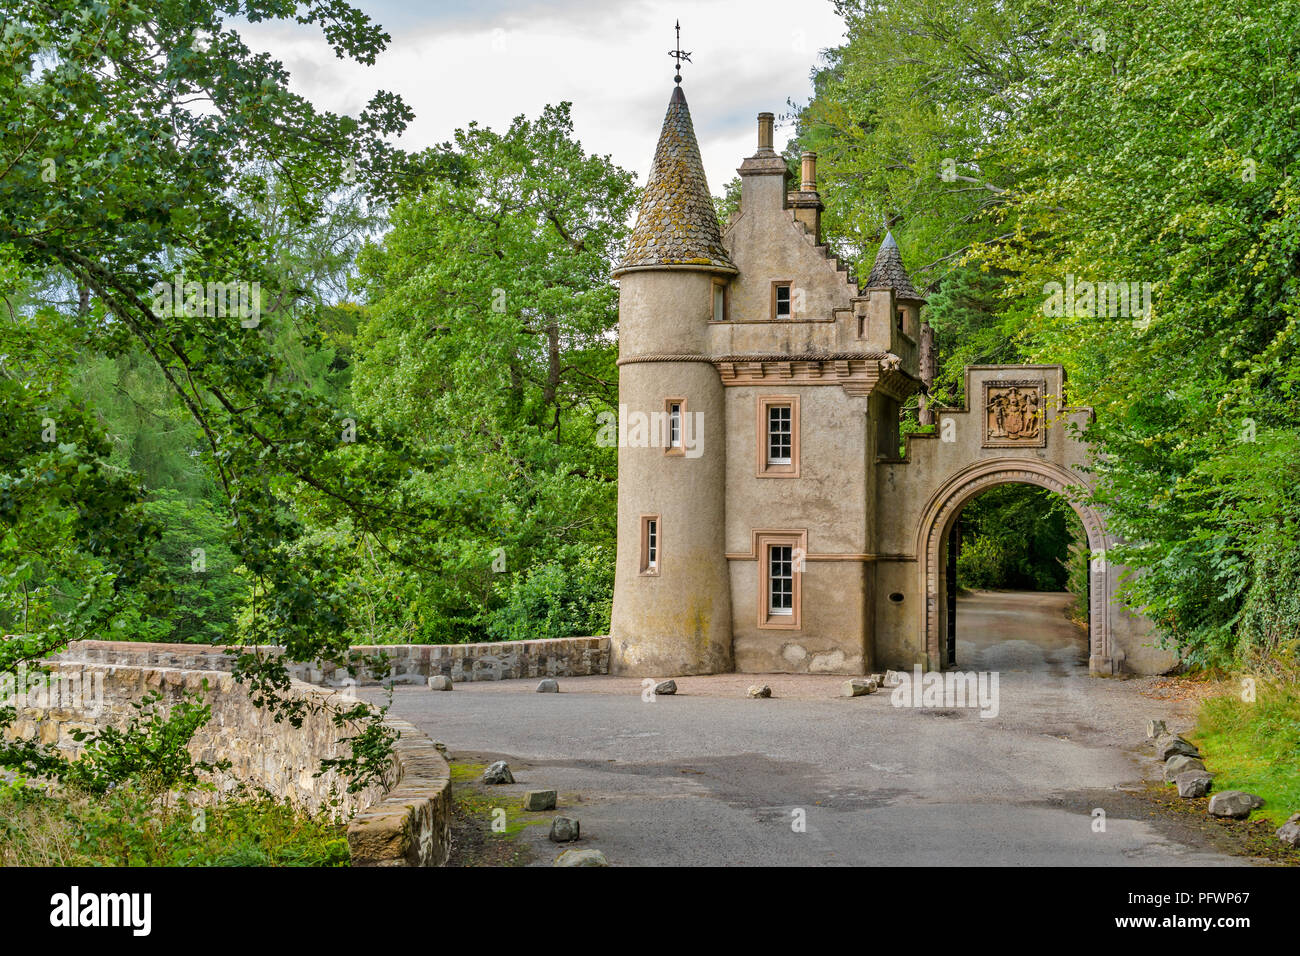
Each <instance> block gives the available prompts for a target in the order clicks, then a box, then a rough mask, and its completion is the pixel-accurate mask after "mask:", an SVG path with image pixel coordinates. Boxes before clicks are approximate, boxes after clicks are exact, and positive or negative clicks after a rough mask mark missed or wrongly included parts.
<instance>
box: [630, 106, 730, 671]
mask: <svg viewBox="0 0 1300 956" xmlns="http://www.w3.org/2000/svg"><path fill="white" fill-rule="evenodd" d="M736 272H737V270H736V267H735V266H734V265H733V264H732V262H731V259H730V258H729V257H728V255H727V252H726V250H725V249H724V248H723V245H722V238H721V231H720V229H719V228H718V220H717V216H716V214H715V212H714V208H713V199H712V196H711V194H710V192H709V187H708V183H707V182H706V180H705V176H704V166H703V163H702V162H701V160H700V150H699V145H698V143H697V142H696V139H695V130H694V127H693V126H692V124H691V115H690V110H689V108H688V107H687V104H686V96H685V94H684V93H683V92H682V89H681V87H680V86H677V87H675V88H674V89H673V93H672V98H671V99H670V100H669V103H668V113H667V115H666V116H665V117H664V124H663V129H662V131H661V132H660V134H659V143H658V146H657V147H656V149H655V155H654V162H653V165H652V166H651V170H650V177H649V180H648V181H647V183H646V187H645V192H644V193H643V195H642V198H641V206H640V210H639V212H638V215H637V221H636V226H635V227H634V228H633V230H632V235H631V237H630V238H629V241H628V250H627V256H626V257H625V259H624V260H623V262H621V263H620V264H619V266H618V268H617V269H616V270H615V271H614V277H615V278H616V279H618V280H619V405H620V408H619V420H620V429H619V439H620V440H619V453H618V559H617V568H616V573H615V584H614V612H613V621H612V624H611V628H610V632H611V651H612V653H611V659H610V668H611V670H612V671H613V672H614V673H619V674H631V675H645V676H665V677H666V676H671V675H681V674H707V673H717V672H721V671H729V670H731V669H732V644H731V641H732V622H731V593H730V581H729V578H728V570H727V562H726V559H725V548H724V536H723V533H724V527H725V526H724V518H725V508H726V501H725V478H726V448H725V445H726V440H725V432H724V429H725V421H726V415H725V409H724V405H723V386H722V380H721V378H720V376H719V374H718V371H717V370H716V369H715V368H714V366H713V364H712V362H710V361H709V358H708V356H707V346H706V343H707V330H708V326H709V323H710V321H711V320H712V319H713V318H714V317H715V315H716V311H715V310H717V309H718V308H719V307H721V308H722V309H724V310H725V307H726V306H725V303H726V296H727V281H728V280H729V279H730V277H731V276H734V275H735V274H736Z"/></svg>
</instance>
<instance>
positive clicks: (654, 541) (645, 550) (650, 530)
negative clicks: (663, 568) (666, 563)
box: [641, 515, 659, 574]
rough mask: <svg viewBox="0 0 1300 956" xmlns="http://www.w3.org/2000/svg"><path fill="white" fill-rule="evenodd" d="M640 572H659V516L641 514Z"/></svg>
mask: <svg viewBox="0 0 1300 956" xmlns="http://www.w3.org/2000/svg"><path fill="white" fill-rule="evenodd" d="M641 573H642V574H658V573H659V516H658V515H642V516H641Z"/></svg>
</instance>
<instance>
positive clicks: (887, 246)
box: [864, 232, 923, 302]
mask: <svg viewBox="0 0 1300 956" xmlns="http://www.w3.org/2000/svg"><path fill="white" fill-rule="evenodd" d="M864 288H867V289H893V290H894V295H895V297H896V298H899V299H916V300H917V301H918V302H920V301H923V300H922V298H921V296H920V295H919V294H918V293H917V291H916V289H914V288H912V280H911V278H910V277H909V276H908V274H907V270H906V269H904V268H903V256H902V254H901V253H900V252H899V251H898V243H897V242H895V241H894V234H893V233H892V232H886V233H885V239H884V241H883V242H881V244H880V251H879V252H877V253H876V264H875V265H874V266H872V267H871V277H870V278H868V279H867V284H866V286H865V287H864Z"/></svg>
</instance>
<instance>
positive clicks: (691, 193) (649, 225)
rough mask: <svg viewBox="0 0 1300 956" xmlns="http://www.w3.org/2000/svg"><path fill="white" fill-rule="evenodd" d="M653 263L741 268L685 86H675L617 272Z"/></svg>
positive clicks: (653, 264) (733, 270) (660, 264)
mask: <svg viewBox="0 0 1300 956" xmlns="http://www.w3.org/2000/svg"><path fill="white" fill-rule="evenodd" d="M648 266H649V267H653V266H704V267H713V268H717V269H720V270H724V271H727V272H735V271H737V270H736V267H735V266H734V265H732V263H731V259H730V258H728V256H727V251H726V250H725V249H724V248H722V231H721V230H720V229H719V228H718V217H717V214H716V213H715V212H714V210H713V198H712V197H711V196H710V194H709V184H708V182H707V181H706V180H705V178H704V164H703V163H702V162H701V161H700V147H699V144H698V143H697V142H696V141H695V127H694V126H692V125H691V111H690V109H689V108H688V107H687V106H686V96H685V95H684V94H683V93H682V88H681V87H680V86H678V87H675V88H674V89H673V96H672V99H671V100H669V101H668V114H667V115H666V116H665V117H664V127H663V130H662V131H661V132H660V133H659V145H658V146H657V147H655V158H654V163H653V164H652V165H651V167H650V179H649V181H648V182H647V183H646V187H645V192H644V193H643V194H642V196H641V208H640V211H639V212H638V213H637V219H636V226H634V227H633V229H632V236H631V238H630V239H629V240H628V244H627V255H626V256H625V257H624V259H623V261H622V262H621V263H620V264H619V266H618V268H617V269H615V270H614V275H616V276H617V275H618V274H619V273H621V272H624V271H626V270H629V269H635V268H645V267H648Z"/></svg>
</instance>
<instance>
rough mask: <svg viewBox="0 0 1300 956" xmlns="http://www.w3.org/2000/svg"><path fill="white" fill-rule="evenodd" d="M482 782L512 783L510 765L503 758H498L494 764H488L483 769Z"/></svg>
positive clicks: (513, 779)
mask: <svg viewBox="0 0 1300 956" xmlns="http://www.w3.org/2000/svg"><path fill="white" fill-rule="evenodd" d="M483 782H484V783H514V782H515V777H514V774H512V773H511V772H510V766H509V765H508V764H507V763H506V762H505V761H504V760H498V761H497V762H496V763H494V764H489V765H488V768H487V769H486V770H484V771H483Z"/></svg>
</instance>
